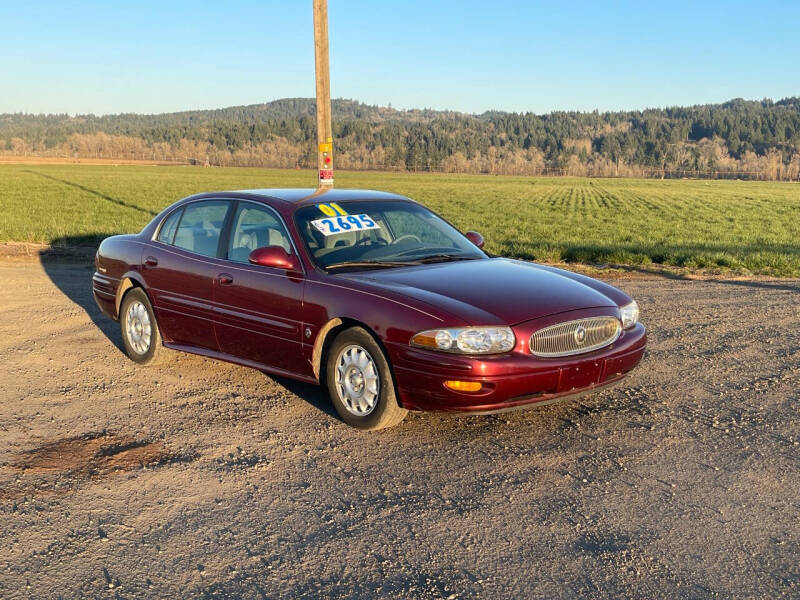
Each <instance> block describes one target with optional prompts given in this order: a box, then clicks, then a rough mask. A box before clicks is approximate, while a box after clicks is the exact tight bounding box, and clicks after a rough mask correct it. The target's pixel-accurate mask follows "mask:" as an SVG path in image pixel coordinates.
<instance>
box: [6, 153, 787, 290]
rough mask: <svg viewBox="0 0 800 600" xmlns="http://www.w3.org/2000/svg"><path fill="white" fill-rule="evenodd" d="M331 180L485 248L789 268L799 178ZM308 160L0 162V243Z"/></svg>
mask: <svg viewBox="0 0 800 600" xmlns="http://www.w3.org/2000/svg"><path fill="white" fill-rule="evenodd" d="M336 177H337V179H336V184H337V187H340V188H346V187H354V188H372V189H379V190H388V191H393V192H398V193H401V194H406V195H408V196H410V197H412V198H415V199H417V200H419V201H421V202H423V203H424V204H426V205H427V206H429V207H431V208H433V209H434V210H436V211H437V212H439V213H441V214H442V215H443V216H445V217H446V218H448V219H449V220H451V221H452V222H453V223H455V224H456V225H457V226H458V227H460V228H461V229H462V230H466V229H476V230H478V231H480V232H481V233H483V234H484V236H485V237H486V239H487V249H488V250H489V251H490V252H494V253H497V254H503V255H506V256H513V257H518V258H526V259H534V260H539V261H545V262H568V263H584V264H623V265H633V266H645V267H647V266H650V265H653V264H662V265H669V266H676V267H684V268H687V269H713V270H734V271H738V272H750V273H755V274H764V275H774V276H794V277H797V276H800V185H797V184H791V183H766V182H743V181H676V180H666V181H659V180H634V179H571V178H529V177H492V176H454V175H429V174H424V175H415V174H407V173H347V172H337V174H336ZM315 184H316V181H315V174H314V173H313V172H312V171H278V170H266V169H233V168H230V169H220V168H212V169H203V168H198V167H155V166H152V167H151V166H120V167H110V166H87V165H0V209H2V212H0V242H2V241H22V242H44V243H54V244H59V243H78V242H80V241H82V240H83V241H92V240H95V239H99V238H100V237H103V236H106V235H109V234H114V233H121V232H134V231H138V230H139V229H141V227H142V226H143V225H144V224H145V223H147V222H148V221H149V220H150V219H151V218H152V216H153V215H154V214H156V213H157V212H158V211H160V210H161V209H162V208H164V207H165V206H167V205H168V204H170V203H171V202H173V201H174V200H177V199H178V198H181V197H183V196H186V195H189V194H192V193H195V192H201V191H210V190H229V189H243V188H254V187H311V186H314V185H315Z"/></svg>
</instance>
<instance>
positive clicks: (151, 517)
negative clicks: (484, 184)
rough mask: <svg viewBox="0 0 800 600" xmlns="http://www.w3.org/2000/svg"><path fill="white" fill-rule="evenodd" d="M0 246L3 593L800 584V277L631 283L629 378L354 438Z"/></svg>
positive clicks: (71, 270)
mask: <svg viewBox="0 0 800 600" xmlns="http://www.w3.org/2000/svg"><path fill="white" fill-rule="evenodd" d="M90 278H91V270H90V269H89V268H87V267H86V266H83V265H76V264H59V263H49V262H45V263H44V264H41V263H39V262H37V261H31V260H16V261H14V260H6V261H4V262H0V282H2V285H0V361H2V362H1V363H0V364H2V377H1V378H0V513H1V517H0V597H2V598H6V599H11V598H28V597H32V598H58V597H73V598H74V597H89V598H109V597H111V598H115V597H118V598H144V597H162V598H163V597H204V598H239V597H242V598H257V599H258V598H274V597H299V598H319V597H331V598H351V597H364V598H372V597H374V598H472V597H481V598H553V597H567V598H573V597H591V598H598V597H628V598H660V597H667V598H672V597H685V598H714V597H721V598H725V597H754V598H777V597H785V598H790V597H793V598H797V597H800V426H799V425H800V412H799V411H800V391H798V390H799V388H800V282H797V281H794V282H791V281H790V282H787V281H771V282H769V281H716V282H709V281H683V280H671V279H657V280H653V279H650V280H647V279H626V280H619V281H615V282H614V283H615V284H616V285H618V286H619V287H621V288H622V289H624V290H625V291H626V292H628V293H630V294H631V295H633V296H634V297H635V298H637V299H638V301H639V303H640V305H641V306H642V315H643V316H642V318H643V320H644V321H645V323H646V324H647V325H648V327H649V330H650V348H649V352H648V354H647V356H646V358H645V360H644V361H643V363H642V364H641V365H640V367H639V368H638V370H636V371H635V372H634V373H633V374H632V375H631V376H630V377H629V379H628V380H627V381H626V382H625V383H624V384H623V385H622V386H621V387H619V388H617V389H614V390H610V391H605V392H602V393H599V394H597V395H595V396H591V397H589V398H584V399H582V400H580V401H566V402H564V403H561V404H556V405H551V406H548V407H543V408H540V409H536V410H530V411H525V412H516V413H509V414H504V415H499V416H468V417H463V416H453V415H443V414H411V415H410V416H409V417H408V418H407V419H406V421H404V422H403V424H402V425H400V426H399V427H397V428H395V429H391V430H386V431H382V432H376V433H361V432H358V431H355V430H353V429H350V428H348V427H347V426H345V425H343V424H342V423H341V422H339V421H338V420H337V419H336V418H335V417H334V416H332V415H331V411H330V408H329V406H328V404H327V402H326V401H325V398H324V396H323V395H322V394H321V393H320V392H319V391H318V390H317V388H314V387H313V386H307V385H300V384H296V383H293V382H290V381H287V380H276V379H273V378H271V377H268V376H265V375H263V374H261V373H259V372H257V371H253V370H248V369H245V368H240V367H236V366H232V365H228V364H223V363H219V362H213V361H210V360H207V359H203V358H199V357H194V356H189V355H183V354H177V353H172V352H170V353H169V355H170V360H168V361H167V363H166V364H165V365H163V366H160V367H158V368H152V369H148V368H141V367H136V366H134V364H133V363H132V362H130V361H129V360H128V359H127V358H126V357H125V356H124V355H123V354H122V352H121V351H120V349H119V348H120V343H121V341H120V336H119V332H118V328H117V324H116V323H113V322H111V321H108V320H106V319H105V318H104V317H102V315H100V313H99V311H98V310H97V308H96V307H95V305H94V303H93V301H92V299H91V295H90Z"/></svg>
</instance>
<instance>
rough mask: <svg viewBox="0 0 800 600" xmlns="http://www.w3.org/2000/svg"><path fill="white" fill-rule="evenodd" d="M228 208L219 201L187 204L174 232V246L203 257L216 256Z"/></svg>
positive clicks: (225, 203)
mask: <svg viewBox="0 0 800 600" xmlns="http://www.w3.org/2000/svg"><path fill="white" fill-rule="evenodd" d="M228 206H229V203H228V202H226V201H219V200H211V201H206V202H193V203H192V204H188V205H187V206H186V208H185V209H184V210H183V218H182V219H181V222H180V224H179V225H178V229H177V231H176V232H175V242H174V244H175V246H177V247H178V248H183V249H184V250H188V251H189V252H196V253H197V254H202V255H203V256H216V255H217V246H218V245H219V236H220V233H221V232H222V225H223V223H224V222H225V213H227V212H228Z"/></svg>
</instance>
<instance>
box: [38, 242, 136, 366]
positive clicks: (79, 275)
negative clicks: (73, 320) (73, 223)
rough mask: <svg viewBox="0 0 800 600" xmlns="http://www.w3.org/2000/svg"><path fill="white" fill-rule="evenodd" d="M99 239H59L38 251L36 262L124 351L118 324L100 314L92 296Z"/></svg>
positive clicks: (116, 345) (118, 347)
mask: <svg viewBox="0 0 800 600" xmlns="http://www.w3.org/2000/svg"><path fill="white" fill-rule="evenodd" d="M102 237H104V236H100V235H91V234H90V235H81V236H68V237H63V238H59V239H57V240H54V241H53V243H52V245H51V246H49V247H47V248H45V249H43V250H41V251H40V252H39V262H40V264H41V265H42V269H44V272H45V273H46V274H47V276H48V277H49V278H50V281H52V282H53V285H55V286H56V287H57V288H58V289H59V291H60V292H61V293H62V294H64V295H65V296H66V297H67V298H69V299H70V300H71V301H72V302H74V303H75V304H77V305H78V306H80V307H81V308H82V309H83V310H84V311H85V312H86V314H87V315H88V316H89V318H90V319H91V320H92V323H94V324H95V326H96V327H97V328H98V329H99V330H100V331H101V332H102V333H103V335H105V336H106V338H107V339H108V340H109V341H110V342H111V343H112V344H113V345H114V346H115V347H116V348H117V350H119V351H120V352H124V347H123V345H122V335H121V334H120V331H119V325H118V324H117V322H116V321H113V320H112V319H110V318H108V317H107V316H106V315H104V314H103V313H102V311H101V310H100V308H99V307H98V306H97V304H96V303H95V301H94V297H93V296H92V273H93V272H94V255H95V252H96V251H97V246H98V245H99V243H100V239H102Z"/></svg>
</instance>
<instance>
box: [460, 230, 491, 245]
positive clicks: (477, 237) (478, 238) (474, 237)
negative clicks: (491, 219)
mask: <svg viewBox="0 0 800 600" xmlns="http://www.w3.org/2000/svg"><path fill="white" fill-rule="evenodd" d="M464 236H465V237H466V238H467V239H468V240H469V241H470V242H472V243H473V244H475V245H476V246H477V247H478V248H483V245H484V244H485V243H486V241H485V240H484V239H483V236H482V235H481V234H480V233H478V232H477V231H468V232H467V233H465V234H464Z"/></svg>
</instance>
